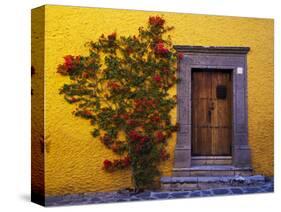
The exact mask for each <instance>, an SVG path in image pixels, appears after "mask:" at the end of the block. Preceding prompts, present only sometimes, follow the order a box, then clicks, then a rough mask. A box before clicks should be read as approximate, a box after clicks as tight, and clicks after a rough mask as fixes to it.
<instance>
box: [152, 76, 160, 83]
mask: <svg viewBox="0 0 281 212" xmlns="http://www.w3.org/2000/svg"><path fill="white" fill-rule="evenodd" d="M153 80H154V81H155V82H157V83H159V82H161V77H160V75H158V74H157V75H155V76H154V77H153Z"/></svg>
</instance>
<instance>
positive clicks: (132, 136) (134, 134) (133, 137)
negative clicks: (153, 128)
mask: <svg viewBox="0 0 281 212" xmlns="http://www.w3.org/2000/svg"><path fill="white" fill-rule="evenodd" d="M129 137H130V139H131V140H132V141H137V140H139V139H140V138H141V135H140V134H139V133H138V132H137V131H135V130H132V131H131V132H130V133H129Z"/></svg>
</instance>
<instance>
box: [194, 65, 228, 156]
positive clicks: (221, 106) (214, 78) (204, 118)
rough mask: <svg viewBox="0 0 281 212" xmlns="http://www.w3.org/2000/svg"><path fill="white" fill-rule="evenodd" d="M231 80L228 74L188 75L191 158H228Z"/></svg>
mask: <svg viewBox="0 0 281 212" xmlns="http://www.w3.org/2000/svg"><path fill="white" fill-rule="evenodd" d="M231 111H232V76H231V72H230V71H229V70H211V69H196V70H194V71H193V72H192V155H194V156H227V155H231V138H232V136H231V134H232V118H231V114H232V113H231Z"/></svg>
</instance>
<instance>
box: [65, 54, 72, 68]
mask: <svg viewBox="0 0 281 212" xmlns="http://www.w3.org/2000/svg"><path fill="white" fill-rule="evenodd" d="M73 60H74V57H73V56H72V55H66V56H65V57H64V64H65V66H66V67H67V68H68V69H71V68H72V65H73Z"/></svg>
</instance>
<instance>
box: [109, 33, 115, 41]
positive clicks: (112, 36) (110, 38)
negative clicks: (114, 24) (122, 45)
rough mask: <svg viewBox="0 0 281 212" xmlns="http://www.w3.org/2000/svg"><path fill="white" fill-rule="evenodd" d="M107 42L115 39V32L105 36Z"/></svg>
mask: <svg viewBox="0 0 281 212" xmlns="http://www.w3.org/2000/svg"><path fill="white" fill-rule="evenodd" d="M107 38H108V40H110V41H114V40H115V39H116V32H113V33H112V34H110V35H108V36H107Z"/></svg>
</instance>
